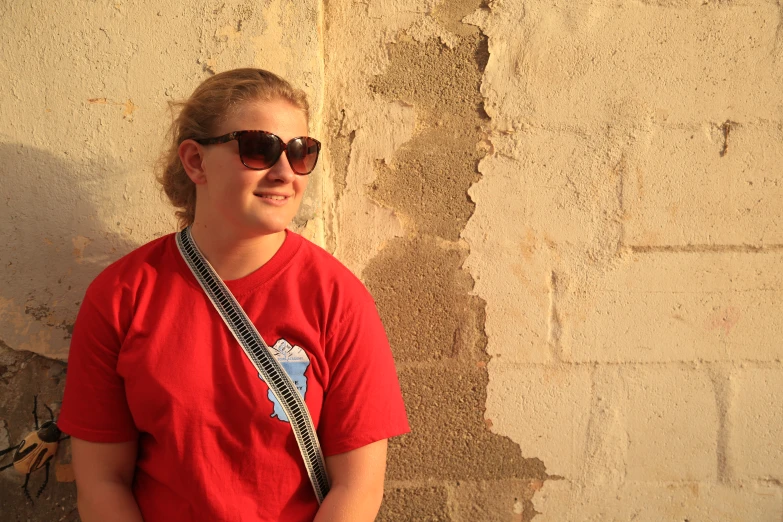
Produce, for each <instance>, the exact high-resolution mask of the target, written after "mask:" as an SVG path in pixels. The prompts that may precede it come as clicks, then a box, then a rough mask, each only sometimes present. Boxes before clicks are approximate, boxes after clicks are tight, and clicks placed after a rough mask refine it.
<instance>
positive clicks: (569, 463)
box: [486, 362, 591, 476]
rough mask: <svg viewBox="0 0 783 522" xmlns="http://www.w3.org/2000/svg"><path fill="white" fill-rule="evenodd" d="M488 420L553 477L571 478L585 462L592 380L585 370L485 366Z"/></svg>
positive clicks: (574, 368)
mask: <svg viewBox="0 0 783 522" xmlns="http://www.w3.org/2000/svg"><path fill="white" fill-rule="evenodd" d="M489 372H490V375H491V378H490V382H489V388H488V391H487V393H488V397H487V413H486V417H487V418H488V419H489V420H490V421H491V422H492V431H494V432H496V433H501V434H503V435H506V436H508V437H509V438H511V440H513V441H514V442H516V443H517V444H519V446H520V447H521V448H522V451H523V452H524V453H525V455H531V456H536V457H538V458H540V459H541V460H542V461H543V462H545V463H546V466H547V472H548V473H549V474H553V475H564V476H573V475H574V474H575V473H577V472H578V470H579V468H580V466H581V461H582V460H583V459H584V458H585V448H586V441H587V428H588V423H589V421H590V403H591V379H590V370H589V368H587V367H585V366H581V367H571V368H565V369H563V368H553V367H543V366H522V367H520V366H506V365H504V364H502V363H499V362H492V363H490V365H489Z"/></svg>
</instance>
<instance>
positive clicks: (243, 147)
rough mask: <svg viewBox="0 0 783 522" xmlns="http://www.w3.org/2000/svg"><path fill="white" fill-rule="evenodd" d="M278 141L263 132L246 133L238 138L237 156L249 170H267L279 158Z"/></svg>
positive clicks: (280, 148) (279, 147)
mask: <svg viewBox="0 0 783 522" xmlns="http://www.w3.org/2000/svg"><path fill="white" fill-rule="evenodd" d="M281 151H282V147H281V144H280V140H279V139H277V137H275V136H273V135H272V134H267V133H265V132H248V133H246V134H242V135H241V136H240V137H239V155H240V156H241V157H242V161H243V162H244V163H245V165H247V166H248V167H250V168H251V169H259V170H260V169H268V168H270V167H271V166H272V165H274V164H275V162H276V161H277V159H278V158H279V157H280V154H281Z"/></svg>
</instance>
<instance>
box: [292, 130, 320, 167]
mask: <svg viewBox="0 0 783 522" xmlns="http://www.w3.org/2000/svg"><path fill="white" fill-rule="evenodd" d="M286 154H287V155H288V161H289V162H290V163H291V168H292V169H293V171H294V172H296V173H297V174H309V173H310V172H312V171H313V169H314V168H315V164H316V163H317V162H318V142H317V141H316V140H314V139H313V138H296V139H294V140H291V141H290V142H289V143H288V149H287V151H286Z"/></svg>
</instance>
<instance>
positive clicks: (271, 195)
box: [256, 194, 289, 201]
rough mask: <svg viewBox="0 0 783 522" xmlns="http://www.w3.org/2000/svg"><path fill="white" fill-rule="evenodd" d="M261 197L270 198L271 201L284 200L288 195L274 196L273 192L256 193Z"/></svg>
mask: <svg viewBox="0 0 783 522" xmlns="http://www.w3.org/2000/svg"><path fill="white" fill-rule="evenodd" d="M256 196H258V197H259V198H261V199H271V200H272V201H285V200H286V199H288V198H289V196H276V195H274V194H256Z"/></svg>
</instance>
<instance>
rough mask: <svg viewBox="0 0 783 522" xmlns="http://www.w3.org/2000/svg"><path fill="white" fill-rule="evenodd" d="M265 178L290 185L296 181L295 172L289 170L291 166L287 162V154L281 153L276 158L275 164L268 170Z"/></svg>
mask: <svg viewBox="0 0 783 522" xmlns="http://www.w3.org/2000/svg"><path fill="white" fill-rule="evenodd" d="M267 176H269V177H270V179H273V180H279V181H281V182H284V183H290V182H291V181H293V180H294V179H296V172H294V170H293V169H292V168H291V164H290V163H289V162H288V152H287V151H283V153H282V154H281V155H280V158H278V160H277V162H276V163H275V164H274V165H272V168H270V169H269V172H268V173H267Z"/></svg>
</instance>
